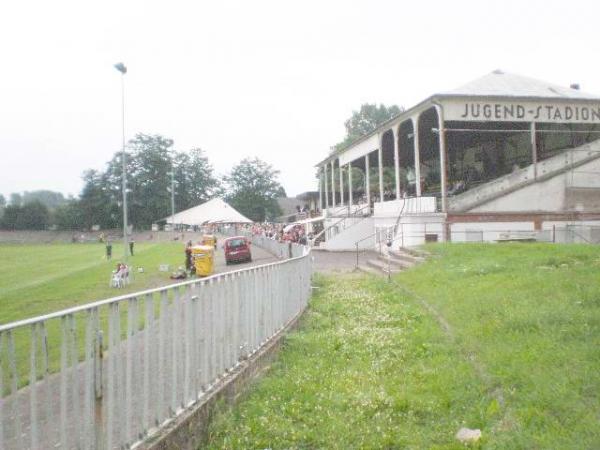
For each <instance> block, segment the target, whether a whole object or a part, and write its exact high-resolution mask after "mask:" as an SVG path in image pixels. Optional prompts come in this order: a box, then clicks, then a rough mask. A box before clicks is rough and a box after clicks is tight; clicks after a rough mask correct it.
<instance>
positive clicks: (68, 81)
mask: <svg viewBox="0 0 600 450" xmlns="http://www.w3.org/2000/svg"><path fill="white" fill-rule="evenodd" d="M598 17H600V2H598V1H574V0H571V1H569V2H566V1H564V0H562V1H549V0H545V1H522V0H519V1H507V0H502V1H497V2H493V3H492V2H487V1H477V0H474V1H459V0H453V1H410V2H408V1H404V2H401V1H393V0H390V1H384V0H371V1H349V0H345V1H324V0H321V1H313V0H304V1H296V2H290V1H282V0H279V1H261V0H252V1H249V0H246V1H211V2H209V1H186V2H184V1H174V0H171V1H148V0H144V1H125V0H118V1H117V0H102V1H96V2H88V1H84V0H76V1H64V0H53V1H47V0H41V1H28V0H20V1H7V2H2V4H0V42H1V44H0V48H1V49H2V51H1V53H0V54H1V55H2V62H0V155H1V156H0V193H3V194H4V195H5V196H6V197H8V194H9V193H10V192H21V191H24V190H36V189H51V190H56V191H61V192H63V193H65V194H68V193H72V194H75V195H77V194H79V192H80V190H81V187H82V181H81V174H82V172H83V171H84V170H85V169H88V168H95V169H103V168H104V164H105V163H106V162H107V161H108V160H109V159H110V158H111V156H112V154H113V153H114V152H115V151H118V150H119V149H120V142H121V114H120V107H121V104H120V101H121V97H120V95H121V91H120V74H119V73H118V72H117V71H116V70H115V69H114V68H113V64H114V63H116V62H118V61H123V62H125V64H126V65H127V67H128V69H129V72H128V74H127V75H126V104H127V106H126V108H127V110H126V133H127V138H128V139H129V138H131V137H133V135H134V134H135V133H136V132H144V133H159V134H162V135H164V136H167V137H170V138H173V139H174V140H175V147H176V148H177V149H178V150H187V149H189V148H191V147H196V146H197V147H201V148H202V149H204V150H205V151H206V153H207V155H208V157H209V159H210V161H211V162H212V164H213V166H214V167H215V169H216V171H217V173H218V174H223V173H226V172H227V171H228V170H229V169H230V168H231V166H232V165H233V164H235V163H237V162H238V161H240V160H241V159H242V158H244V157H246V156H258V157H259V158H261V159H264V160H265V161H267V162H269V163H271V164H272V165H273V166H274V167H275V168H276V169H279V170H280V171H281V178H280V179H281V182H282V184H283V186H284V187H285V189H286V191H287V192H288V195H296V194H298V193H300V192H303V191H306V190H315V189H316V181H315V179H314V173H315V170H314V168H313V166H314V164H315V163H317V162H318V161H320V160H321V159H323V158H324V157H325V156H326V155H327V152H328V149H329V147H330V146H331V145H333V144H335V143H336V142H338V141H340V140H341V139H342V138H343V136H344V127H343V122H344V120H345V119H347V118H348V117H349V116H350V114H351V113H352V110H353V109H358V108H359V107H360V105H361V104H362V103H365V102H370V103H373V102H377V103H385V104H388V105H389V104H394V103H395V104H398V105H403V106H405V107H410V106H412V105H413V104H415V103H417V102H418V101H420V100H423V99H424V98H426V97H428V96H429V95H431V94H433V93H434V92H437V91H442V90H447V89H451V88H454V87H458V86H459V85H462V84H464V83H466V82H468V81H471V80H472V79H474V78H478V77H480V76H482V75H484V74H486V73H488V72H490V71H492V70H494V69H496V68H501V69H504V70H506V71H509V72H515V73H518V74H521V75H527V76H530V77H533V78H540V79H542V80H546V81H550V82H554V83H557V84H561V85H566V86H568V85H569V84H570V83H571V82H579V83H580V84H581V86H582V90H583V91H587V92H592V93H600V77H599V76H598V74H599V73H600V62H599V60H598V55H600V39H598V36H597V29H598V21H597V18H598Z"/></svg>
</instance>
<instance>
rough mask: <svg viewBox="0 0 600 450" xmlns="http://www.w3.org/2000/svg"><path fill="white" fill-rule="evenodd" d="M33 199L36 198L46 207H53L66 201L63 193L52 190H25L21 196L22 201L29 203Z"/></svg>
mask: <svg viewBox="0 0 600 450" xmlns="http://www.w3.org/2000/svg"><path fill="white" fill-rule="evenodd" d="M34 200H38V201H39V202H40V203H43V204H44V205H46V206H47V207H48V209H54V208H56V207H57V206H60V205H62V204H64V203H65V202H66V199H65V197H64V195H62V193H60V192H54V191H49V190H39V191H25V192H24V193H23V197H22V203H23V204H25V203H29V202H32V201H34Z"/></svg>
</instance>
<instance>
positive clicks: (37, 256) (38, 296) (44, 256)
mask: <svg viewBox="0 0 600 450" xmlns="http://www.w3.org/2000/svg"><path fill="white" fill-rule="evenodd" d="M134 253H135V255H134V256H133V257H129V261H128V262H129V264H130V265H132V266H133V267H134V269H135V268H138V267H143V268H144V272H143V273H137V272H135V273H134V274H133V281H132V282H131V283H130V284H129V285H126V286H125V287H124V288H122V289H115V288H112V287H110V285H109V282H110V278H111V274H112V270H114V268H115V267H116V265H117V263H118V262H120V261H121V260H122V258H121V256H122V255H123V247H122V245H118V244H116V245H113V258H112V259H111V260H110V261H107V260H106V258H105V247H104V245H103V244H100V243H87V244H38V245H35V244H32V245H22V244H14V245H13V244H5V245H0V274H1V275H0V324H5V323H9V322H13V321H17V320H21V319H26V318H29V317H35V316H38V315H42V314H47V313H50V312H54V311H59V310H62V309H65V308H70V307H73V306H77V305H83V304H85V303H89V302H91V301H94V300H101V299H105V298H109V297H114V296H117V295H122V294H126V293H129V292H135V291H141V290H144V289H149V288H153V287H158V286H162V285H165V284H169V283H172V282H173V281H171V280H170V279H169V275H170V273H169V272H159V270H158V268H159V265H160V264H169V265H171V266H180V265H182V264H183V262H184V254H183V245H182V244H181V243H170V242H166V243H164V242H163V243H136V244H135V252H134ZM126 314H127V307H126V305H123V308H121V316H122V318H123V320H122V333H125V325H124V324H125V319H126ZM106 317H107V309H106V308H103V309H102V310H101V311H100V323H101V327H102V328H103V329H106V326H107V325H106ZM59 325H60V322H59V321H58V320H52V321H50V322H49V323H48V324H47V330H48V343H49V344H48V347H49V368H50V371H52V372H53V371H56V370H57V369H58V367H59V364H60V353H59V352H60V342H61V340H60V336H61V335H60V328H59ZM84 333H85V329H84V321H83V320H80V321H79V322H77V339H78V349H79V357H80V358H82V357H83V344H84ZM14 339H15V352H16V361H17V366H16V368H17V371H18V377H19V379H18V384H19V385H21V386H22V385H25V384H27V383H28V381H29V351H30V346H31V339H30V330H29V328H28V327H21V328H19V329H18V330H17V331H16V332H15V333H14ZM4 342H6V341H4ZM105 346H106V342H105ZM7 351H8V350H7V347H6V344H3V346H0V373H2V372H4V373H5V374H8V373H9V366H8V365H7V364H8V363H7V360H6V356H7V355H8V353H7ZM8 388H9V384H8V383H6V380H5V383H4V391H5V392H6V391H7V390H8ZM0 394H1V392H0Z"/></svg>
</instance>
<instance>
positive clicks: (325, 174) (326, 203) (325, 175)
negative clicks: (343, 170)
mask: <svg viewBox="0 0 600 450" xmlns="http://www.w3.org/2000/svg"><path fill="white" fill-rule="evenodd" d="M323 174H324V177H323V178H324V179H325V209H329V182H328V181H327V163H325V164H324V165H323Z"/></svg>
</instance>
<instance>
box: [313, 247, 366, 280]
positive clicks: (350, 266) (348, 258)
mask: <svg viewBox="0 0 600 450" xmlns="http://www.w3.org/2000/svg"><path fill="white" fill-rule="evenodd" d="M312 255H313V258H314V266H313V267H314V269H315V272H320V273H325V274H335V273H344V272H352V271H353V270H355V268H356V253H355V252H329V251H325V250H314V249H313V251H312ZM375 256H376V254H375V252H371V251H364V250H361V251H360V252H359V262H360V263H364V261H366V260H367V259H369V258H374V257H375Z"/></svg>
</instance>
